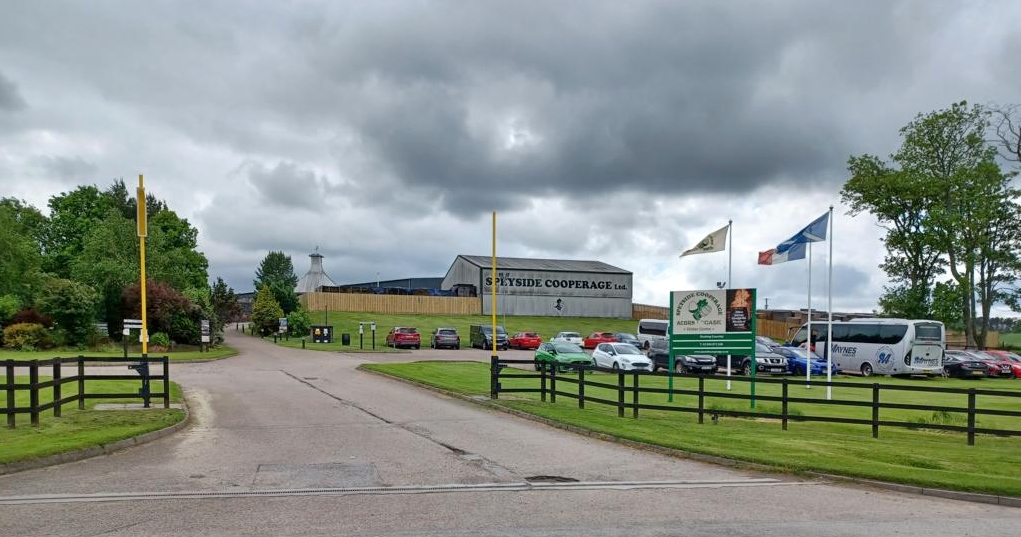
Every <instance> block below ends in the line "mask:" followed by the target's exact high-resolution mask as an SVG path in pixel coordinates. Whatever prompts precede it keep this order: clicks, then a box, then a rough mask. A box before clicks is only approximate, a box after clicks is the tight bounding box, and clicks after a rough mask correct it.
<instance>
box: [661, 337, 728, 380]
mask: <svg viewBox="0 0 1021 537" xmlns="http://www.w3.org/2000/svg"><path fill="white" fill-rule="evenodd" d="M646 356H648V357H649V360H652V371H653V372H655V371H659V370H660V369H666V370H669V369H670V343H669V342H668V341H667V340H665V339H654V340H651V341H649V350H648V351H646ZM718 370H719V367H718V366H717V365H716V358H714V357H712V356H708V355H698V354H696V355H684V354H678V355H677V356H674V371H676V372H678V373H692V374H696V375H715V374H716V372H717V371H718Z"/></svg>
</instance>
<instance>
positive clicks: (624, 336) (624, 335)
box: [613, 332, 642, 349]
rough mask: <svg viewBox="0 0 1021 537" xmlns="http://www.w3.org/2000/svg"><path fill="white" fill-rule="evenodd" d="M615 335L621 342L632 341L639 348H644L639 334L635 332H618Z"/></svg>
mask: <svg viewBox="0 0 1021 537" xmlns="http://www.w3.org/2000/svg"><path fill="white" fill-rule="evenodd" d="M613 335H614V336H615V337H616V338H617V341H619V342H621V343H630V344H632V345H634V346H635V347H638V348H639V349H640V348H642V343H641V342H640V341H638V336H636V335H634V334H630V333H628V332H616V333H614V334H613Z"/></svg>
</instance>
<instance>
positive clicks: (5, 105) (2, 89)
mask: <svg viewBox="0 0 1021 537" xmlns="http://www.w3.org/2000/svg"><path fill="white" fill-rule="evenodd" d="M27 106H28V105H27V104H26V103H25V99H24V98H22V97H21V94H20V93H19V92H18V86H17V84H15V83H14V81H13V80H11V79H9V78H7V77H6V76H4V73H3V72H2V71H0V112H17V111H19V110H23V109H24V108H26V107H27Z"/></svg>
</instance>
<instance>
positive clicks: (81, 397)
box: [0, 356, 170, 428]
mask: <svg viewBox="0 0 1021 537" xmlns="http://www.w3.org/2000/svg"><path fill="white" fill-rule="evenodd" d="M86 363H90V364H100V365H105V364H111V365H112V364H127V368H128V369H132V370H135V371H136V373H131V374H123V375H111V374H106V373H90V374H88V375H86V372H85V364H86ZM64 364H74V365H76V366H77V373H76V374H74V375H71V376H63V374H62V371H61V369H62V368H61V366H62V365H64ZM151 364H160V365H162V366H163V374H161V375H153V374H150V372H149V366H150V365H151ZM0 365H2V366H3V370H4V376H5V378H4V382H3V384H0V393H4V394H5V397H4V398H3V399H2V400H3V401H6V406H5V407H3V408H0V414H4V415H6V416H7V427H10V428H13V427H14V426H15V422H16V416H17V415H18V414H28V415H29V419H30V421H31V423H32V425H36V426H37V425H39V414H41V413H42V412H45V411H47V410H51V409H52V410H53V415H54V416H55V417H58V418H59V417H60V409H61V407H62V406H64V405H66V404H68V403H74V402H76V401H77V402H78V408H79V410H84V409H85V401H86V400H87V399H141V400H142V402H143V403H144V404H145V406H146V407H148V406H149V401H150V398H153V397H157V398H162V399H163V408H170V360H169V359H168V358H167V357H166V356H162V357H159V358H148V357H146V358H141V357H138V358H90V357H86V356H77V357H75V358H53V359H51V360H3V361H0ZM15 368H18V369H27V370H28V383H27V384H26V383H18V382H15V378H14V373H15ZM44 368H45V369H44ZM41 369H42V370H44V371H47V370H48V371H50V372H52V378H50V380H44V381H40V380H39V371H40V370H41ZM89 380H137V381H139V382H140V386H141V387H140V388H139V390H138V393H137V394H136V393H86V392H85V383H86V382H87V381H89ZM153 380H162V381H163V391H162V392H151V391H150V390H149V383H150V381H153ZM69 383H74V384H75V385H76V388H77V389H75V390H74V392H73V393H71V394H70V395H68V396H66V397H65V396H64V394H63V386H64V385H65V384H69ZM47 389H48V390H52V391H51V393H52V394H53V397H52V400H51V401H50V402H48V403H40V402H39V400H40V395H41V392H42V391H43V390H47ZM18 391H27V392H28V394H29V403H28V406H21V407H19V406H17V404H16V398H15V396H16V392H18Z"/></svg>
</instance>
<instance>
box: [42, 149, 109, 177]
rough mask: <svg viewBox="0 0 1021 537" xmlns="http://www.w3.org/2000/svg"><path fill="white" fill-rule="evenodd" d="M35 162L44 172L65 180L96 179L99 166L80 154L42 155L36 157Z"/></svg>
mask: <svg viewBox="0 0 1021 537" xmlns="http://www.w3.org/2000/svg"><path fill="white" fill-rule="evenodd" d="M34 161H35V164H36V165H37V166H38V167H39V168H40V169H41V171H42V173H44V174H46V175H52V176H55V177H58V178H60V179H61V180H63V181H81V182H89V181H94V180H95V177H96V172H97V171H99V167H98V166H96V164H95V163H94V162H90V161H88V160H85V159H83V158H82V157H80V156H77V155H75V156H73V157H62V156H56V157H54V156H40V157H35V159H34Z"/></svg>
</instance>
